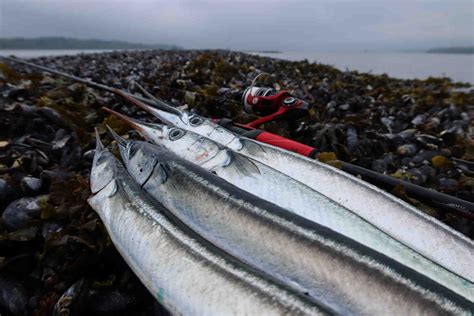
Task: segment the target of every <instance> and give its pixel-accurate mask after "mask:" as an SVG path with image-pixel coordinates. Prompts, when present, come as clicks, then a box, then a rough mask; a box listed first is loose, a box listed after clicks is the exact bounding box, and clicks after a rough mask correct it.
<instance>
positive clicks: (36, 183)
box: [20, 177, 43, 195]
mask: <svg viewBox="0 0 474 316" xmlns="http://www.w3.org/2000/svg"><path fill="white" fill-rule="evenodd" d="M20 186H21V189H22V190H23V192H24V193H25V194H27V195H35V194H38V193H39V192H40V191H41V189H42V187H43V181H41V179H38V178H35V177H24V178H23V179H21V183H20Z"/></svg>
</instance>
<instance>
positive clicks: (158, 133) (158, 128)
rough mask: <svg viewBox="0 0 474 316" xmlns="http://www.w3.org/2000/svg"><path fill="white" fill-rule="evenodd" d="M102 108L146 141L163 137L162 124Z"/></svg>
mask: <svg viewBox="0 0 474 316" xmlns="http://www.w3.org/2000/svg"><path fill="white" fill-rule="evenodd" d="M102 109H103V110H104V111H107V112H109V113H110V114H112V115H115V116H116V117H118V118H119V119H121V120H122V121H124V122H125V123H127V124H128V125H130V126H131V127H132V128H134V129H135V130H136V131H137V132H139V133H140V135H142V136H143V137H144V138H145V139H146V140H148V141H158V140H159V139H161V138H163V137H164V128H165V126H164V125H163V124H156V123H145V122H142V121H139V120H136V119H133V118H131V117H128V116H126V115H123V114H121V113H118V112H116V111H114V110H111V109H109V108H106V107H103V108H102Z"/></svg>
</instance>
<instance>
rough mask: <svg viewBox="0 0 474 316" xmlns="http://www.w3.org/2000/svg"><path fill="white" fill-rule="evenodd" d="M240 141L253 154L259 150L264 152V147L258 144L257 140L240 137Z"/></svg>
mask: <svg viewBox="0 0 474 316" xmlns="http://www.w3.org/2000/svg"><path fill="white" fill-rule="evenodd" d="M240 141H241V142H242V144H243V145H244V147H245V148H247V151H248V152H249V153H250V154H255V153H258V152H261V151H263V152H265V148H264V147H263V146H262V145H260V144H259V143H258V142H257V141H254V140H251V139H244V138H242V139H240Z"/></svg>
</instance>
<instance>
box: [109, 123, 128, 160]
mask: <svg viewBox="0 0 474 316" xmlns="http://www.w3.org/2000/svg"><path fill="white" fill-rule="evenodd" d="M106 127H107V129H108V131H109V133H110V135H112V137H113V138H114V139H115V141H116V142H117V145H118V148H119V151H120V156H122V159H123V160H124V161H128V144H129V142H130V141H128V140H126V139H125V138H123V137H121V136H120V135H119V134H117V133H116V132H115V131H114V130H113V129H112V128H111V127H110V126H109V125H106Z"/></svg>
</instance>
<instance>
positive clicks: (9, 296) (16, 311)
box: [0, 273, 28, 315]
mask: <svg viewBox="0 0 474 316" xmlns="http://www.w3.org/2000/svg"><path fill="white" fill-rule="evenodd" d="M27 306H28V294H27V292H26V290H25V288H24V287H23V285H22V284H21V283H20V282H19V281H18V280H16V279H15V278H13V277H11V276H9V275H7V274H5V273H0V307H1V308H2V309H3V312H4V313H9V314H11V315H27Z"/></svg>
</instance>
